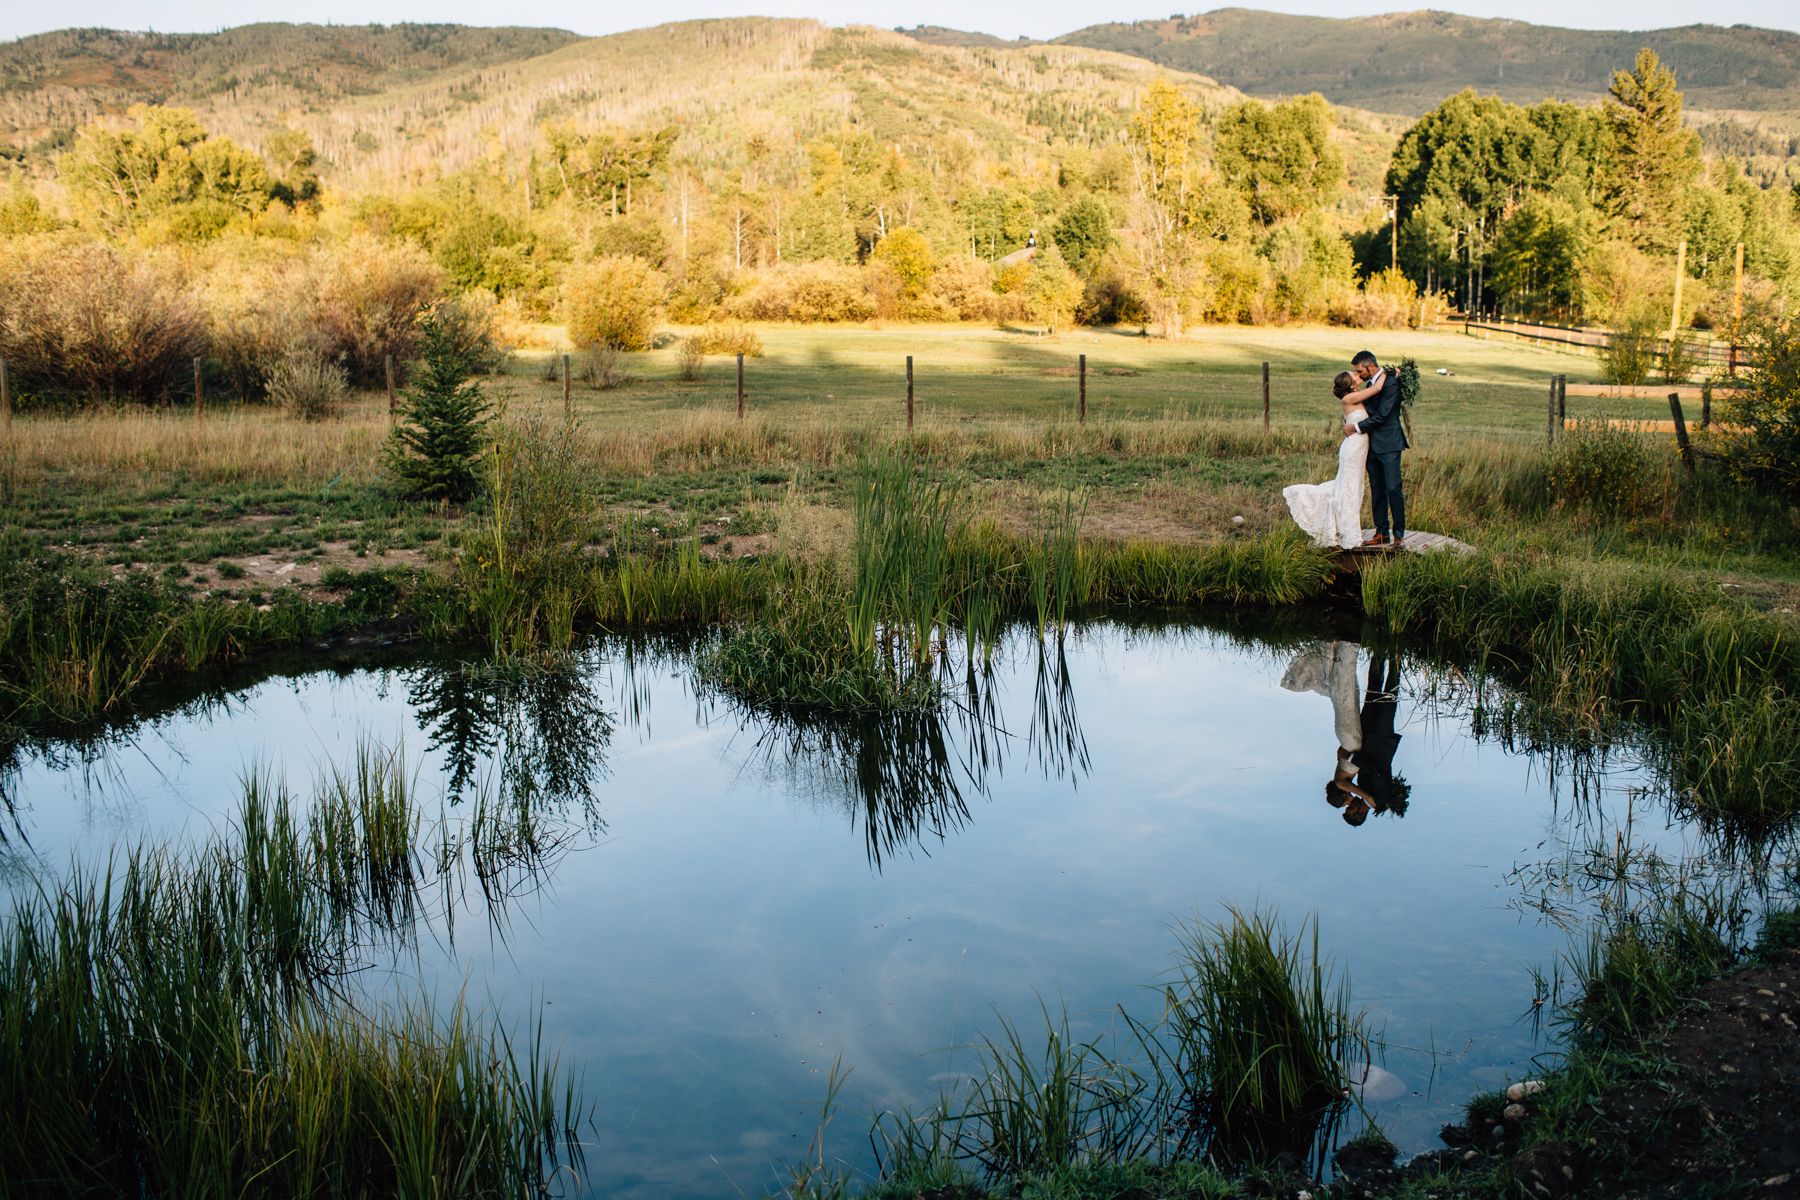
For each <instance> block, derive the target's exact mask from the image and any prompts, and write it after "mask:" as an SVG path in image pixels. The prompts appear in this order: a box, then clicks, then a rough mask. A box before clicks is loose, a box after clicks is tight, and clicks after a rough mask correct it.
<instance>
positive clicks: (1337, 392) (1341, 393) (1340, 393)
mask: <svg viewBox="0 0 1800 1200" xmlns="http://www.w3.org/2000/svg"><path fill="white" fill-rule="evenodd" d="M1361 382H1362V381H1361V380H1360V379H1358V378H1357V377H1356V376H1355V375H1353V374H1351V373H1350V372H1349V371H1339V372H1338V373H1337V378H1336V379H1334V380H1332V381H1331V394H1332V395H1334V396H1336V397H1337V398H1338V399H1339V400H1342V399H1343V398H1344V397H1345V396H1348V395H1349V394H1350V393H1351V392H1354V391H1355V390H1356V385H1357V384H1359V383H1361Z"/></svg>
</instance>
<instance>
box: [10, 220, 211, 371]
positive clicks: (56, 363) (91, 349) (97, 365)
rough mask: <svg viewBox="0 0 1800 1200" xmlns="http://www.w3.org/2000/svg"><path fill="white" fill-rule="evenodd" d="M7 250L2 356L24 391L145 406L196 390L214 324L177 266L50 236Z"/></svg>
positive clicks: (23, 241) (15, 243) (19, 241)
mask: <svg viewBox="0 0 1800 1200" xmlns="http://www.w3.org/2000/svg"><path fill="white" fill-rule="evenodd" d="M7 250H8V253H7V254H6V255H5V256H4V258H3V259H0V355H3V356H4V357H6V358H7V359H8V360H10V362H11V367H12V370H13V372H14V378H15V381H16V384H17V385H18V386H20V387H23V388H36V389H41V390H43V391H46V392H61V393H71V394H76V395H87V396H106V397H107V398H109V399H112V398H129V399H132V400H139V401H147V400H157V399H163V398H166V397H168V396H169V395H171V394H174V393H178V392H184V391H186V390H187V389H188V387H189V386H191V383H190V381H191V380H192V379H193V361H194V358H195V357H196V356H197V355H199V354H200V353H201V352H202V351H203V350H204V349H205V348H206V320H205V316H204V314H203V313H202V311H201V308H200V305H199V303H198V301H197V300H196V298H195V297H194V295H193V293H192V292H191V291H190V290H188V289H187V288H186V287H184V286H183V284H184V280H183V279H182V278H181V275H180V272H179V271H178V269H177V268H176V267H175V266H174V265H173V264H172V263H168V262H166V261H163V260H159V259H156V258H152V257H148V256H142V255H135V254H131V253H129V252H127V251H124V250H120V249H117V248H115V247H112V246H105V245H100V244H98V243H94V242H73V241H69V240H67V239H64V238H52V237H44V236H39V237H29V238H19V239H16V240H14V241H13V242H11V243H10V244H9V245H8V247H7Z"/></svg>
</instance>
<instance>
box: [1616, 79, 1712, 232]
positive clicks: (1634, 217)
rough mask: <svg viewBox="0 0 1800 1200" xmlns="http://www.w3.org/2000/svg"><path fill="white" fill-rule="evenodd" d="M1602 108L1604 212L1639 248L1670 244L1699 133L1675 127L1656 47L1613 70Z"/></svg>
mask: <svg viewBox="0 0 1800 1200" xmlns="http://www.w3.org/2000/svg"><path fill="white" fill-rule="evenodd" d="M1602 109H1603V111H1604V114H1605V117H1606V124H1607V128H1608V130H1609V131H1610V132H1611V134H1612V154H1611V155H1610V161H1609V162H1608V163H1607V170H1606V175H1605V179H1604V188H1605V196H1606V205H1607V211H1608V214H1609V215H1610V216H1611V217H1612V218H1613V221H1614V222H1615V224H1616V226H1617V227H1618V229H1619V232H1620V233H1622V234H1623V235H1624V236H1626V237H1628V238H1630V239H1631V241H1633V242H1634V243H1636V244H1637V245H1638V246H1639V247H1641V248H1643V249H1645V250H1664V249H1671V248H1673V246H1674V243H1675V239H1676V238H1677V237H1678V236H1679V232H1678V231H1679V228H1680V225H1681V210H1682V191H1683V189H1684V188H1686V187H1687V185H1688V184H1689V183H1690V182H1691V181H1692V180H1693V178H1694V176H1695V175H1696V174H1697V173H1698V172H1699V170H1700V138H1699V135H1698V134H1695V133H1694V132H1693V131H1691V130H1688V129H1683V128H1682V127H1681V93H1680V92H1678V91H1676V90H1675V72H1673V71H1671V70H1669V69H1668V68H1667V67H1665V66H1663V65H1662V63H1661V62H1660V61H1659V60H1658V59H1657V57H1656V51H1654V50H1651V49H1649V48H1647V47H1646V48H1645V49H1643V50H1639V51H1638V56H1637V62H1636V63H1635V64H1633V66H1632V69H1631V70H1629V71H1615V72H1614V73H1613V82H1612V88H1611V90H1610V91H1609V93H1608V95H1607V97H1606V100H1605V102H1604V103H1603V105H1602Z"/></svg>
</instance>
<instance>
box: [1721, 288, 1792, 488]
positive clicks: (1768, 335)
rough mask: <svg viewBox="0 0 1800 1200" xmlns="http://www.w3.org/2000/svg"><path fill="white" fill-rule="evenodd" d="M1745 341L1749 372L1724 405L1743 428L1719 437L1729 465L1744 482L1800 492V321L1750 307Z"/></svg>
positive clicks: (1726, 414) (1729, 419)
mask: <svg viewBox="0 0 1800 1200" xmlns="http://www.w3.org/2000/svg"><path fill="white" fill-rule="evenodd" d="M1743 343H1744V352H1745V357H1746V359H1747V360H1748V362H1749V365H1750V370H1749V371H1748V372H1747V373H1746V376H1745V378H1744V384H1743V388H1742V390H1740V391H1738V392H1737V393H1736V394H1735V395H1733V396H1730V397H1729V398H1727V399H1726V400H1725V402H1724V404H1723V405H1722V406H1721V415H1722V418H1723V420H1724V421H1725V422H1726V423H1727V424H1729V425H1735V426H1737V427H1738V428H1739V430H1740V432H1738V433H1734V434H1729V435H1725V436H1724V438H1723V439H1722V441H1721V445H1722V446H1723V449H1724V453H1725V461H1726V466H1727V469H1728V470H1730V472H1731V473H1732V475H1733V476H1734V477H1735V478H1737V479H1738V480H1740V481H1742V482H1745V483H1753V484H1758V485H1761V486H1767V487H1774V488H1778V489H1780V490H1782V491H1786V492H1789V493H1796V492H1800V320H1796V319H1795V318H1794V317H1793V316H1782V315H1778V314H1776V313H1773V312H1771V311H1769V310H1766V309H1761V308H1757V309H1752V310H1751V312H1750V313H1749V315H1747V316H1746V318H1745V320H1744V331H1743Z"/></svg>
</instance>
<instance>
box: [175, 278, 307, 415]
mask: <svg viewBox="0 0 1800 1200" xmlns="http://www.w3.org/2000/svg"><path fill="white" fill-rule="evenodd" d="M302 269H303V268H302ZM298 274H299V271H298V270H295V269H288V268H284V266H283V265H282V264H279V263H274V262H262V263H257V264H255V265H249V264H232V265H225V264H219V265H215V266H214V267H213V268H212V269H211V270H209V271H208V272H207V279H206V288H205V291H204V292H203V293H202V299H203V303H204V304H205V307H206V325H207V338H208V342H209V344H210V347H211V350H212V357H213V359H214V360H215V361H217V362H218V364H219V369H220V370H221V371H222V372H223V374H224V376H225V378H226V379H227V380H228V381H229V383H230V386H231V388H232V390H233V391H235V392H237V393H238V394H239V395H240V396H244V397H246V398H251V399H255V398H260V397H263V396H266V395H267V394H268V392H269V380H270V377H271V376H272V375H273V374H274V372H275V370H276V368H277V367H278V366H279V365H280V364H281V363H282V361H283V360H284V359H285V358H286V357H287V356H288V355H289V354H291V353H293V352H294V351H296V350H300V349H307V350H312V351H316V352H319V353H324V352H325V350H326V347H325V345H324V335H323V330H321V329H320V328H319V322H318V311H317V309H316V307H315V306H314V305H313V304H312V303H310V302H309V300H306V299H303V301H302V302H301V303H295V292H296V290H297V289H296V276H297V275H298Z"/></svg>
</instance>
